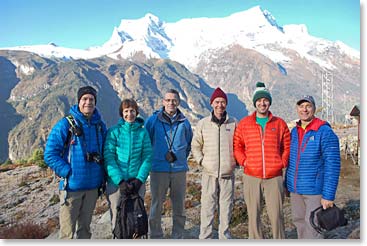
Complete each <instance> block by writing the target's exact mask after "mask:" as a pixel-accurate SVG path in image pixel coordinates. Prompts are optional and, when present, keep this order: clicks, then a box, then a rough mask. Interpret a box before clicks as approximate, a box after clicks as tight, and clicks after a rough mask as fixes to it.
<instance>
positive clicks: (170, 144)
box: [161, 121, 179, 150]
mask: <svg viewBox="0 0 367 246" xmlns="http://www.w3.org/2000/svg"><path fill="white" fill-rule="evenodd" d="M161 124H162V127H163V130H164V134H165V135H166V139H167V144H168V149H169V150H172V145H173V141H174V140H175V137H176V133H177V129H178V125H179V123H178V124H177V127H176V129H175V132H174V133H173V137H172V139H170V138H169V137H168V134H167V131H166V128H165V127H164V124H163V122H162V121H161ZM172 125H173V124H171V126H172Z"/></svg>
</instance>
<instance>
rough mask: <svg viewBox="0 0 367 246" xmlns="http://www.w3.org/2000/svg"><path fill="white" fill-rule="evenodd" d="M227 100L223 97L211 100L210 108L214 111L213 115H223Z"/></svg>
mask: <svg viewBox="0 0 367 246" xmlns="http://www.w3.org/2000/svg"><path fill="white" fill-rule="evenodd" d="M226 107H227V102H226V100H225V99H224V98H223V97H217V98H215V99H214V101H213V102H212V108H213V111H214V115H215V116H218V115H220V116H221V115H223V113H224V111H226Z"/></svg>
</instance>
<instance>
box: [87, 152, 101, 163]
mask: <svg viewBox="0 0 367 246" xmlns="http://www.w3.org/2000/svg"><path fill="white" fill-rule="evenodd" d="M86 157H87V158H86V159H87V161H89V162H96V163H98V164H103V159H102V158H101V155H100V154H99V153H97V152H92V153H87V156H86Z"/></svg>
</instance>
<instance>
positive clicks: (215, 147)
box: [191, 87, 237, 239]
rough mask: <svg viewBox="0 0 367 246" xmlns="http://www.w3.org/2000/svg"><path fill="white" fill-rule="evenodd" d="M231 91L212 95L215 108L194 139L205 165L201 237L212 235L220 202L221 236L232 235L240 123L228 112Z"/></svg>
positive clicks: (193, 148)
mask: <svg viewBox="0 0 367 246" xmlns="http://www.w3.org/2000/svg"><path fill="white" fill-rule="evenodd" d="M227 103H228V101H227V95H226V94H225V93H224V92H223V91H222V90H221V89H220V88H219V87H218V88H217V89H215V91H214V92H213V94H212V96H211V98H210V104H211V106H212V108H213V111H212V113H211V115H210V116H208V117H206V118H203V119H201V120H200V121H199V122H198V124H197V126H196V129H195V132H194V137H193V140H192V143H191V151H192V154H193V156H194V158H195V160H196V162H197V163H198V164H200V165H201V166H202V167H203V173H202V182H201V186H202V187H201V216H200V217H201V223H200V235H199V239H210V238H212V232H213V221H214V212H215V210H216V209H217V206H218V205H219V211H218V214H219V231H218V234H219V235H218V236H219V239H230V238H231V235H230V232H229V223H230V220H231V215H232V208H233V193H234V169H235V167H236V162H235V159H234V156H233V135H234V131H235V128H236V125H237V122H236V120H235V119H234V118H232V117H229V115H228V114H227V112H226V107H227Z"/></svg>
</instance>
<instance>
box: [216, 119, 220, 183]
mask: <svg viewBox="0 0 367 246" xmlns="http://www.w3.org/2000/svg"><path fill="white" fill-rule="evenodd" d="M217 126H218V143H220V125H219V124H218V125H217ZM219 178H220V144H218V179H219Z"/></svg>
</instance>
